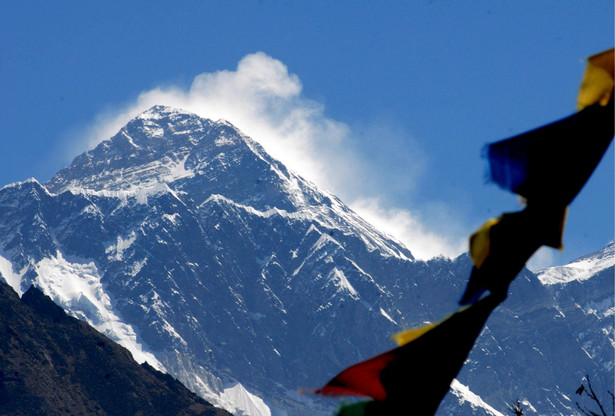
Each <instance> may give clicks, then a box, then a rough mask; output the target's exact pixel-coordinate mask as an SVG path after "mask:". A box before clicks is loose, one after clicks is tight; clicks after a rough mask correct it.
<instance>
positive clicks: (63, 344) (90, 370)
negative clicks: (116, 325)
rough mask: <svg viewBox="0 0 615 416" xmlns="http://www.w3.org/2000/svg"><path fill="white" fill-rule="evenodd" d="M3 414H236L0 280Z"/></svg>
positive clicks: (37, 296)
mask: <svg viewBox="0 0 615 416" xmlns="http://www.w3.org/2000/svg"><path fill="white" fill-rule="evenodd" d="M0 333H1V334H2V342H1V343H0V414H3V415H24V416H25V415H28V416H30V415H66V414H71V415H77V414H80V415H119V414H126V415H129V414H130V415H138V414H143V415H169V416H172V415H185V416H188V415H195V416H196V415H208V416H216V415H219V416H222V415H229V413H228V412H226V411H224V410H221V409H216V408H215V407H213V406H212V405H211V404H209V403H207V402H205V401H204V400H202V399H201V398H200V397H198V396H196V395H195V394H194V393H192V392H191V391H189V390H188V389H186V388H185V387H184V386H183V385H182V384H181V383H179V382H178V381H177V380H176V379H174V378H173V377H171V376H170V375H168V374H163V373H161V372H159V371H157V370H155V369H153V368H152V367H151V366H150V365H148V364H147V363H145V364H143V365H139V364H137V363H136V362H135V361H134V360H133V358H132V356H131V355H130V353H129V352H128V351H127V350H126V349H125V348H123V347H121V346H119V345H117V344H116V343H114V342H113V341H111V340H110V339H108V338H107V337H105V336H103V335H101V334H100V333H98V332H96V331H95V330H94V329H93V328H92V327H90V326H89V325H87V324H85V323H84V322H81V321H79V320H77V319H75V318H72V317H69V316H68V315H67V314H66V312H64V310H63V309H62V308H60V307H59V306H57V305H56V304H54V303H53V302H52V301H51V299H49V298H48V297H47V296H45V295H44V294H43V293H42V292H41V291H40V290H38V289H36V288H34V287H31V288H30V289H29V290H28V291H27V292H26V293H24V295H23V297H22V299H21V300H20V299H19V298H18V297H17V295H16V293H15V292H14V291H13V289H11V288H10V287H9V286H8V285H7V284H5V283H3V282H0Z"/></svg>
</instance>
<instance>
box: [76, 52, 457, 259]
mask: <svg viewBox="0 0 615 416" xmlns="http://www.w3.org/2000/svg"><path fill="white" fill-rule="evenodd" d="M302 88H303V87H302V84H301V81H300V79H299V77H298V76H297V75H295V74H292V73H289V71H288V68H287V67H286V65H284V63H282V62H280V61H279V60H277V59H274V58H272V57H270V56H268V55H266V54H265V53H262V52H257V53H253V54H249V55H247V56H245V57H244V58H242V59H241V60H240V61H239V63H238V65H237V68H236V69H235V70H234V71H230V70H221V71H217V72H212V73H202V74H200V75H197V76H196V77H195V78H194V80H193V82H192V85H191V86H190V87H189V88H188V89H187V90H185V89H184V88H181V87H178V86H174V85H166V86H162V87H157V88H154V89H151V90H149V91H144V92H142V93H141V94H140V95H139V96H138V97H137V98H136V100H134V101H133V102H130V103H127V104H126V105H124V106H123V107H122V108H112V109H108V110H107V111H105V112H103V113H101V114H99V115H98V116H97V117H96V119H95V122H94V123H93V124H92V126H90V127H89V128H88V129H87V131H86V132H85V134H82V137H83V136H85V137H86V138H87V140H85V141H83V140H81V141H80V142H79V143H78V144H76V145H75V143H73V145H72V146H71V152H75V151H76V150H77V151H79V152H81V151H83V150H87V149H86V148H92V147H94V146H95V145H96V144H98V143H99V142H100V141H102V140H104V139H106V138H109V137H111V136H113V135H114V134H115V133H117V131H118V130H119V129H120V128H121V127H122V126H124V125H125V124H126V123H127V122H128V121H129V120H131V119H132V118H134V117H135V116H137V115H138V114H139V113H142V112H143V111H146V110H147V109H148V108H150V107H152V106H155V105H164V106H169V107H175V108H178V109H182V110H186V111H190V112H192V113H195V114H197V115H199V116H201V117H205V118H209V119H212V120H218V119H225V120H228V121H229V122H231V123H232V124H233V125H235V126H236V127H237V128H239V129H240V130H241V131H242V132H243V133H245V134H247V135H248V136H250V137H252V138H253V139H255V140H257V141H258V142H259V143H260V144H261V145H262V146H263V147H264V148H265V150H266V151H267V152H268V153H269V154H271V155H272V156H273V157H274V158H276V159H278V160H280V161H281V162H282V163H284V164H285V165H286V166H287V167H289V168H290V169H292V170H293V171H295V172H297V173H298V174H300V175H302V176H303V177H305V178H307V179H309V180H311V181H312V182H314V183H316V184H318V185H319V186H321V187H324V188H327V189H329V190H330V191H332V192H333V193H335V194H336V195H338V196H340V197H341V198H342V199H343V200H345V201H346V202H347V203H348V204H349V205H350V206H351V207H352V208H353V209H355V210H356V211H357V212H358V213H359V214H361V215H363V216H365V217H366V218H367V219H368V220H369V221H372V222H373V223H374V224H376V225H377V226H378V227H383V228H382V229H383V230H384V231H385V232H387V233H389V234H391V235H392V236H394V237H396V238H397V239H398V240H400V241H401V242H403V243H404V244H405V245H406V246H407V247H408V248H409V249H410V250H411V252H412V253H413V255H414V256H415V257H417V258H419V259H427V258H431V257H434V256H438V255H445V256H451V257H452V256H456V255H458V254H460V253H461V252H463V251H465V249H466V247H465V238H464V237H462V236H463V235H464V234H465V233H463V232H460V233H457V235H455V234H456V233H453V235H454V236H453V237H451V231H450V230H451V229H450V227H449V228H448V230H447V234H446V235H444V234H442V235H438V234H437V233H433V232H428V231H426V226H425V225H423V224H422V219H427V217H428V216H431V215H432V214H433V213H432V211H431V210H430V209H425V210H423V211H424V212H421V213H420V215H415V212H410V211H408V210H404V209H401V208H399V207H395V206H394V204H391V203H389V202H388V201H389V200H391V199H392V198H388V197H387V194H388V195H392V194H394V193H396V192H398V191H399V184H391V183H390V181H391V179H390V178H391V176H393V175H391V173H393V174H397V175H396V176H397V177H399V178H404V180H403V181H402V182H403V184H404V185H403V186H405V187H408V188H409V187H412V186H414V185H413V184H416V183H417V182H418V181H419V179H420V175H421V173H422V172H421V170H422V169H421V167H422V166H423V164H424V163H423V161H422V157H421V156H418V155H420V153H421V152H420V149H411V150H413V152H412V153H411V152H409V151H407V150H406V151H404V153H403V155H404V157H407V158H409V159H410V160H405V161H404V163H403V164H400V165H403V167H398V168H394V167H392V166H391V164H390V163H389V164H385V165H387V166H383V165H382V164H381V163H379V162H377V161H376V160H375V159H374V158H373V157H372V155H369V154H361V152H360V151H358V150H356V149H357V148H358V146H357V145H356V142H355V140H354V138H355V137H356V136H357V135H355V134H354V133H353V131H352V129H351V128H350V126H349V125H347V124H345V123H343V122H339V121H336V120H333V119H331V118H328V117H327V116H326V115H325V109H324V106H323V105H322V104H321V103H318V102H316V101H314V100H311V99H308V98H306V97H305V96H303V95H302ZM378 124H379V125H378V126H377V127H374V128H372V129H371V130H372V131H374V132H377V136H378V141H379V142H382V144H383V146H379V148H380V149H381V151H383V152H388V153H391V154H390V155H388V156H387V155H386V154H385V155H383V157H380V158H378V160H380V162H382V160H383V159H391V158H397V159H398V158H399V150H400V149H399V146H395V145H394V143H393V142H396V141H397V140H396V139H392V137H394V136H397V137H398V136H399V132H396V131H395V132H394V130H395V129H394V128H388V127H386V126H385V127H384V128H383V127H382V125H381V123H378ZM364 127H365V126H362V127H361V130H365V129H364ZM383 129H384V130H388V134H387V132H386V131H383ZM406 146H407V144H406ZM382 149H388V150H382ZM364 153H365V152H364ZM393 153H396V154H393ZM71 156H74V154H72V155H71ZM391 169H398V170H399V172H391ZM385 170H389V171H388V172H386V173H385ZM393 188H395V189H393ZM406 190H408V189H406ZM449 211H452V210H449ZM400 219H401V221H400ZM451 221H453V222H454V221H455V219H454V218H452V219H451V218H450V216H449V218H448V219H447V222H449V223H450V222H451ZM438 222H439V221H437V220H435V221H434V220H432V221H431V223H432V224H433V223H438Z"/></svg>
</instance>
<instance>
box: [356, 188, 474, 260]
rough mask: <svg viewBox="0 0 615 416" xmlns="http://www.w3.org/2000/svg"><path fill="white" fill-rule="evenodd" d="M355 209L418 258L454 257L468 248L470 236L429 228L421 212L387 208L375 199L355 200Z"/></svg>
mask: <svg viewBox="0 0 615 416" xmlns="http://www.w3.org/2000/svg"><path fill="white" fill-rule="evenodd" d="M352 208H353V209H354V210H355V211H356V212H357V213H358V214H359V215H361V216H362V217H363V218H365V219H366V220H367V221H369V222H370V223H371V224H373V225H374V226H376V228H378V229H379V230H381V231H383V232H385V233H387V234H390V235H392V236H393V237H395V238H397V239H398V240H400V241H401V242H403V243H404V244H405V245H406V246H407V247H408V248H409V249H410V251H411V252H412V254H413V255H414V256H415V257H416V258H418V259H423V260H426V259H430V258H432V257H436V256H439V255H444V256H447V257H455V256H457V255H459V254H461V253H463V252H464V251H466V250H467V248H468V247H467V244H468V243H467V238H463V237H462V238H460V237H456V236H455V234H456V233H454V232H453V231H452V230H450V232H449V233H447V234H446V235H443V234H439V233H436V232H434V231H433V230H430V229H428V228H427V227H426V225H425V224H424V222H423V221H422V220H421V215H420V214H419V213H415V212H411V211H409V210H406V209H400V208H390V207H389V208H387V207H386V206H383V205H382V203H381V202H380V201H379V200H378V199H376V198H371V199H360V200H356V201H355V202H353V203H352ZM451 225H452V224H451ZM451 228H454V227H451Z"/></svg>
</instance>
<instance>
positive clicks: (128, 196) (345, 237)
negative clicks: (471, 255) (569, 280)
mask: <svg viewBox="0 0 615 416" xmlns="http://www.w3.org/2000/svg"><path fill="white" fill-rule="evenodd" d="M470 268H471V264H470V262H469V261H468V258H467V256H461V257H459V258H458V259H455V260H449V259H444V258H440V259H435V260H431V261H428V262H423V261H417V260H415V259H414V258H413V256H412V254H411V253H410V251H409V250H408V249H407V248H405V247H404V246H403V245H402V244H400V243H399V242H396V241H394V240H393V239H391V238H390V237H388V236H386V235H384V234H383V233H381V232H379V231H378V230H377V229H375V228H374V227H373V226H371V225H370V224H369V223H367V222H366V221H364V220H363V219H362V218H360V217H359V216H358V215H357V214H355V213H354V212H353V211H352V210H351V209H349V208H348V207H347V206H345V205H344V204H343V202H342V201H340V200H339V199H338V198H337V197H335V196H334V195H332V194H330V193H328V192H326V191H322V190H319V189H318V188H317V187H316V186H315V185H314V184H312V183H310V182H308V181H306V180H304V179H303V178H301V177H300V176H298V175H296V174H294V173H293V172H291V171H290V170H288V169H287V168H286V167H284V166H283V165H282V164H281V163H280V162H278V161H276V160H274V159H272V158H271V157H270V156H269V155H267V153H266V152H265V151H264V150H263V148H262V147H261V146H260V145H259V144H258V143H256V142H255V141H254V140H252V139H251V138H249V137H247V136H245V135H243V134H242V133H241V132H240V131H239V130H237V129H236V128H235V127H234V126H233V125H231V124H230V123H228V122H225V121H211V120H207V119H204V118H201V117H199V116H197V115H194V114H190V113H187V112H184V111H180V110H177V109H172V108H168V107H162V106H156V107H153V108H151V109H149V110H148V111H146V112H144V113H143V114H141V115H139V116H138V117H136V118H135V119H133V120H132V121H130V122H129V123H128V124H127V125H126V126H125V127H123V128H122V129H121V130H120V131H119V132H118V133H117V134H116V135H115V136H113V137H111V138H110V139H108V140H105V141H103V142H102V143H100V144H99V145H98V146H97V147H96V148H94V149H93V150H91V151H88V152H86V153H84V154H82V155H80V156H78V157H77V158H76V159H75V160H74V161H73V163H72V164H71V165H70V166H68V167H67V168H65V169H63V170H61V171H60V172H58V174H57V175H56V176H54V177H53V178H52V179H51V180H50V181H49V182H47V183H46V184H44V185H41V184H40V183H38V182H37V181H35V180H31V181H28V182H24V183H18V184H13V185H8V186H5V187H4V188H2V189H1V190H0V273H1V274H2V276H3V277H4V279H5V280H6V281H7V282H8V283H9V284H10V285H11V286H12V287H13V288H14V289H15V290H16V291H17V292H18V293H20V294H21V293H23V292H24V291H25V290H26V289H27V288H28V287H29V286H30V285H31V284H33V283H34V284H36V286H37V287H39V288H41V289H42V290H43V291H44V292H45V294H46V295H48V296H49V297H51V298H52V299H53V300H54V302H56V303H57V304H58V305H60V306H62V307H63V308H64V309H65V310H67V311H68V312H69V313H70V314H72V315H73V316H75V317H78V318H80V319H82V320H84V321H86V322H88V323H90V324H91V325H92V326H94V327H95V328H97V329H98V330H99V331H100V332H103V333H104V334H105V335H107V336H108V337H110V338H112V339H114V340H116V341H118V342H119V343H120V344H122V345H123V346H125V347H126V348H128V349H129V350H130V351H131V352H132V354H133V356H135V358H137V359H138V360H139V361H141V362H142V361H148V362H149V363H150V364H151V365H152V366H154V367H156V368H159V369H161V370H165V371H167V372H168V373H170V374H172V375H173V376H175V377H177V378H178V379H179V380H181V381H182V382H183V383H184V384H186V385H187V386H188V387H189V388H190V389H191V390H193V391H194V392H196V393H198V394H199V395H200V396H202V397H203V398H205V399H206V400H208V401H210V402H213V403H215V404H217V405H220V406H223V407H224V408H226V409H228V410H230V411H231V412H233V413H235V414H238V415H252V416H261V415H270V414H274V415H291V416H295V415H306V416H307V415H325V414H329V413H330V412H331V411H332V409H333V408H334V407H335V403H334V402H331V401H329V400H327V399H320V398H313V397H310V396H299V395H297V393H296V391H297V388H300V387H315V386H319V385H322V384H323V383H324V382H326V381H327V379H328V378H330V377H331V376H333V375H334V374H336V373H337V372H338V371H339V370H340V369H342V368H344V367H346V366H348V365H349V364H352V363H355V362H358V361H361V360H363V359H365V358H368V357H370V356H373V355H375V354H377V353H379V352H382V351H384V350H386V349H389V348H390V346H391V345H392V344H390V343H389V342H388V337H389V336H390V334H391V333H393V332H395V331H398V330H400V329H404V328H407V327H410V326H416V325H422V324H424V323H425V322H433V321H436V320H439V319H441V318H443V317H444V316H446V315H447V314H449V313H451V312H453V311H454V310H455V309H456V307H457V305H456V300H457V299H459V297H460V296H461V292H462V290H463V286H464V285H465V282H466V280H467V276H468V274H469V270H470ZM588 281H591V279H588ZM607 289H608V288H607ZM607 289H604V288H603V287H602V286H600V290H602V291H604V290H607ZM521 298H522V299H521ZM528 302H529V304H531V305H532V307H531V308H529V309H528V308H526V307H525V306H523V305H527V304H528ZM607 306H608V305H607ZM607 309H608V308H607ZM583 319H585V318H584V317H583V316H581V315H579V316H578V322H577V321H576V320H575V324H574V325H575V328H571V326H570V325H569V323H568V322H567V321H566V317H565V313H564V312H562V311H561V310H560V309H559V307H558V303H557V301H556V300H555V298H554V295H553V294H551V293H550V292H549V291H548V290H547V289H545V286H544V285H543V284H542V283H541V282H540V281H539V280H538V279H537V277H536V276H535V275H533V274H532V273H530V272H529V271H525V272H524V273H523V274H522V276H520V277H519V278H518V279H517V280H516V281H515V283H514V284H513V285H512V286H511V296H510V298H509V299H508V300H507V301H506V302H505V304H504V305H503V307H502V308H501V310H498V311H496V313H495V314H494V315H493V316H492V319H490V321H488V323H487V328H486V329H485V331H484V334H483V336H482V337H481V338H480V339H479V342H478V344H477V345H476V347H475V349H474V350H473V352H472V353H471V354H470V356H469V359H468V362H467V364H466V366H465V367H464V369H463V370H462V372H461V373H460V375H459V380H458V381H457V382H456V384H454V385H453V389H452V391H451V394H450V395H449V396H448V397H447V399H445V402H444V403H443V404H442V408H441V409H442V410H441V411H442V412H443V413H441V414H451V413H455V414H459V415H479V414H498V412H497V411H495V410H493V409H498V408H499V409H506V404H507V403H510V402H512V401H513V400H516V399H523V400H525V401H526V402H527V403H529V404H530V405H531V406H533V407H534V408H535V409H537V411H538V412H539V413H540V414H558V412H564V411H565V409H570V408H571V407H573V406H574V403H572V402H571V400H570V398H569V397H570V395H572V394H574V389H576V387H578V386H577V385H576V383H577V382H578V381H580V376H579V374H580V375H581V376H582V375H584V374H586V373H590V374H592V375H594V377H593V380H596V385H600V384H601V383H605V384H606V385H608V382H609V380H612V376H609V375H608V373H605V372H604V370H603V369H602V363H603V361H604V360H603V361H600V362H598V360H595V359H593V358H592V357H589V356H588V354H587V353H586V352H585V350H584V347H583V345H584V344H583V342H585V341H583V342H581V341H579V336H580V335H579V334H580V333H581V332H583V331H582V330H581V329H580V326H581V325H583V324H585V323H587V322H586V321H584V320H583ZM601 322H605V321H601ZM536 328H540V329H541V330H537V329H536ZM592 336H593V337H596V340H595V341H596V342H599V343H601V344H600V345H602V343H603V340H602V338H600V337H603V335H601V332H600V331H595V333H592ZM607 341H608V340H607ZM597 351H604V349H603V348H600V349H598V350H597ZM528 362H531V363H532V365H531V366H528V365H527V364H526V363H528ZM436 369H437V363H434V371H436ZM578 376H579V377H578ZM609 377H610V378H609ZM485 402H486V403H489V405H490V406H488V405H486V403H485ZM491 406H492V407H491ZM451 409H454V410H451ZM490 409H491V410H490ZM504 411H505V410H504ZM481 412H482V413H481Z"/></svg>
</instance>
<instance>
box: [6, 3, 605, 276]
mask: <svg viewBox="0 0 615 416" xmlns="http://www.w3.org/2000/svg"><path fill="white" fill-rule="evenodd" d="M231 3H232V2H186V3H181V4H179V5H178V4H175V3H172V2H167V1H155V2H153V3H152V2H142V1H135V2H131V3H130V4H122V5H120V4H114V3H111V4H107V5H104V6H102V5H96V4H85V5H83V4H81V3H78V2H74V1H66V2H62V3H60V4H50V3H47V2H42V1H40V2H37V1H33V2H19V3H16V4H13V3H11V4H9V5H6V6H5V9H6V10H4V13H3V15H2V16H0V25H2V27H3V28H5V30H3V31H2V32H0V50H1V51H2V59H0V76H2V78H3V79H4V80H10V82H5V83H4V84H3V85H2V87H1V88H2V91H0V92H1V94H0V110H1V111H2V114H4V115H5V117H3V118H2V119H0V127H1V128H2V131H3V139H2V140H3V147H4V150H5V152H2V153H1V154H0V164H1V165H2V166H3V169H2V170H0V181H1V182H2V183H1V185H5V184H7V183H10V182H15V181H18V180H25V179H27V178H28V177H32V176H33V177H36V178H37V179H39V180H40V181H46V180H48V179H49V178H50V177H51V175H53V174H54V173H55V172H56V171H57V170H59V169H60V168H62V167H63V166H65V165H67V164H68V163H69V162H70V159H72V158H73V157H74V156H76V155H77V154H78V153H80V152H81V151H83V150H86V149H87V148H88V147H90V146H91V145H93V143H94V142H93V141H92V140H91V134H92V133H93V132H95V131H102V130H99V127H100V126H101V125H102V124H101V123H106V122H111V121H114V122H115V124H111V126H112V127H113V128H115V129H117V128H119V127H121V125H120V124H121V123H120V121H122V120H123V121H124V122H125V121H128V119H127V118H129V117H131V116H134V115H136V114H135V113H134V112H135V111H137V109H140V110H144V109H145V108H141V107H139V105H141V106H145V105H146V103H147V104H149V103H153V104H171V105H172V104H173V103H175V104H176V105H178V104H179V105H180V106H181V105H182V104H186V105H183V107H184V108H185V107H190V106H192V107H194V108H199V106H200V108H201V109H207V113H208V114H203V113H201V112H200V111H195V112H197V113H198V114H199V115H201V116H205V117H208V118H214V119H215V118H225V119H228V120H229V121H231V122H232V123H233V124H235V125H236V126H237V127H238V128H240V129H241V130H243V131H244V132H245V133H246V134H248V135H250V136H251V137H253V138H254V139H255V140H257V141H259V142H261V143H262V144H263V145H264V147H265V149H266V150H267V151H269V152H270V153H272V155H273V156H274V157H276V158H279V159H281V160H282V162H284V163H286V164H288V165H289V167H290V168H291V169H293V170H296V171H298V172H299V173H300V174H302V175H304V176H306V177H307V178H308V179H311V180H313V181H314V182H316V183H317V185H320V186H324V187H325V188H328V189H329V190H330V191H332V192H334V193H336V194H338V195H339V196H340V197H341V198H342V199H343V200H344V201H345V202H346V203H349V205H350V206H351V207H352V208H354V209H355V210H357V211H358V212H359V213H361V214H362V215H364V216H365V217H366V218H367V219H368V220H370V221H371V222H373V223H374V224H375V225H376V226H378V227H379V228H381V229H383V230H384V231H387V232H389V233H390V234H393V235H396V236H397V237H398V238H399V239H401V240H402V241H403V242H405V243H406V245H407V246H408V248H409V249H410V250H411V251H412V252H413V254H415V255H416V256H417V257H419V258H426V257H430V256H433V255H437V254H447V255H455V254H458V253H461V252H462V251H464V250H465V249H466V247H467V242H466V241H467V236H468V235H469V234H470V233H471V232H472V231H474V229H476V228H477V227H478V226H479V225H480V224H481V223H482V222H483V221H485V220H486V219H487V218H489V217H493V216H497V215H499V214H500V213H501V212H502V211H511V210H517V209H518V208H519V207H518V205H517V203H516V201H515V199H514V197H512V196H510V195H507V194H506V193H505V192H503V191H501V190H499V189H497V188H496V187H495V186H492V185H485V183H484V165H483V161H482V160H481V159H480V152H481V148H482V146H483V145H484V144H485V143H487V142H490V141H495V140H499V139H502V138H505V137H508V136H511V135H514V134H516V133H520V132H522V131H525V130H527V129H531V128H533V127H537V126H539V125H541V124H544V123H548V122H551V121H553V120H555V119H557V118H561V117H564V116H566V115H568V114H570V113H571V112H573V111H574V104H575V100H576V92H577V88H578V84H579V82H580V79H581V75H582V71H583V68H584V65H585V64H584V58H585V57H586V56H588V55H591V54H593V53H595V52H599V51H600V50H604V49H607V48H609V47H611V46H612V44H613V4H611V3H609V2H604V3H598V4H594V5H593V7H591V8H589V7H586V3H585V2H582V1H580V0H579V1H566V2H560V3H558V5H557V7H555V6H553V4H552V3H551V2H547V1H536V2H532V3H531V4H525V5H523V6H522V7H521V6H519V5H518V4H512V3H503V2H502V3H493V2H489V1H476V2H475V3H474V5H473V7H471V8H469V7H466V5H463V4H452V3H451V2H445V1H417V2H412V3H408V4H405V3H403V4H402V3H401V2H393V1H383V2H378V3H377V4H376V3H374V2H369V1H358V2H352V4H350V3H348V2H337V3H335V4H330V2H325V1H319V0H316V1H312V2H300V1H298V2H287V1H242V2H237V3H232V4H231ZM232 68H236V69H232ZM163 97H164V98H165V99H167V100H169V101H170V102H155V103H154V102H153V101H152V100H153V99H155V98H163ZM205 101H207V102H209V103H214V102H215V103H217V104H215V108H212V105H209V107H207V105H206V104H204V103H205ZM199 103H200V104H199ZM248 103H251V105H252V106H251V107H249V106H248V105H247V104H248ZM188 104H189V105H188ZM224 106H226V110H225V111H222V110H224V108H223V107H224ZM185 109H186V110H191V108H185ZM113 128H108V129H107V130H105V131H106V132H107V133H108V135H107V136H106V137H105V135H98V136H97V137H96V138H95V141H100V140H102V139H106V138H108V137H110V135H112V134H114V133H115V132H116V131H117V130H116V131H113ZM103 130H104V129H103ZM107 133H105V134H107ZM612 172H613V146H611V148H610V150H609V152H608V153H607V156H606V158H605V160H603V162H602V163H601V165H600V166H599V167H598V170H597V172H596V174H595V175H594V176H593V177H592V178H590V181H589V183H588V185H587V187H586V189H585V190H584V191H583V192H582V193H581V195H580V196H579V198H578V201H575V202H574V203H573V205H572V207H571V212H570V216H569V220H568V226H567V230H566V234H565V235H564V244H565V250H564V252H562V253H560V252H556V251H552V250H549V251H544V252H542V256H543V258H542V259H538V261H536V260H535V261H534V263H535V266H534V267H535V268H539V267H541V266H546V265H550V264H563V263H566V262H568V261H570V260H572V259H573V258H576V257H578V256H581V255H583V254H586V253H589V252H592V251H595V250H598V249H600V248H602V247H604V246H605V245H606V244H607V243H608V242H609V241H611V240H612V239H613V227H614V225H613V199H614V197H613V188H614V185H613V173H612ZM387 227H388V228H387Z"/></svg>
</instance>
